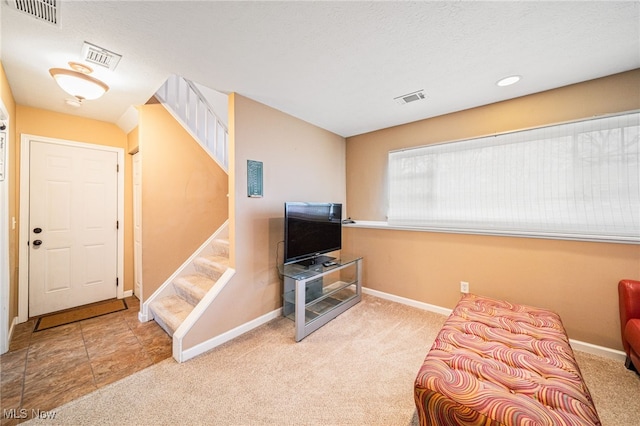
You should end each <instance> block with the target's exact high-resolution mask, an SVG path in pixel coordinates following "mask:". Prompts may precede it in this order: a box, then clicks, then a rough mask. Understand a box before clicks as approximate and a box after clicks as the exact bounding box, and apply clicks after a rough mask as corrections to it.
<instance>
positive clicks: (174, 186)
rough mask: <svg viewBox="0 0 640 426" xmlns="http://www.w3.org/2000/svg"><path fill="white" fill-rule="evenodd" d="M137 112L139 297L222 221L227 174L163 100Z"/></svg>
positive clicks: (163, 278)
mask: <svg viewBox="0 0 640 426" xmlns="http://www.w3.org/2000/svg"><path fill="white" fill-rule="evenodd" d="M138 111H139V124H138V130H137V140H138V144H139V152H140V154H141V160H142V224H143V225H142V286H143V288H142V299H143V300H144V299H146V298H148V297H149V296H151V295H152V294H153V292H154V291H155V290H156V289H158V287H160V285H162V283H163V282H164V281H166V279H167V278H169V276H170V275H171V274H172V273H173V272H174V271H175V270H176V269H177V268H178V267H179V266H180V265H182V263H183V262H184V261H185V260H186V259H187V258H188V257H189V256H191V255H192V254H193V252H194V251H195V250H196V249H197V248H198V247H199V246H200V245H202V243H203V242H204V241H205V240H206V239H207V238H209V237H210V236H211V235H212V234H213V232H214V231H215V230H216V229H218V228H219V227H220V226H221V225H222V224H223V223H224V221H225V220H227V217H228V199H227V192H228V177H227V174H226V173H225V172H224V170H222V169H221V168H220V167H219V166H218V165H217V163H216V162H215V161H214V160H213V159H212V158H211V157H210V156H209V155H208V154H207V153H206V152H204V150H203V149H202V147H201V146H200V145H199V144H198V143H197V142H196V141H195V140H194V139H193V138H192V137H191V135H189V133H188V132H187V131H186V130H184V128H182V127H181V126H180V124H178V122H176V120H175V119H174V118H173V116H171V114H169V113H168V112H167V110H166V109H165V108H164V107H163V106H162V105H160V104H151V105H143V106H141V107H139V108H138ZM133 136H134V135H132V137H133ZM131 142H132V143H133V144H135V141H133V140H132V141H131ZM128 157H130V156H128Z"/></svg>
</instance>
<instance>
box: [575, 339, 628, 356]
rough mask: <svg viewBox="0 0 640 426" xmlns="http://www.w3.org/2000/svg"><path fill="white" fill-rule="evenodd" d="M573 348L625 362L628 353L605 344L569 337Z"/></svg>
mask: <svg viewBox="0 0 640 426" xmlns="http://www.w3.org/2000/svg"><path fill="white" fill-rule="evenodd" d="M569 343H570V344H571V348H572V349H573V350H574V351H579V352H586V353H588V354H592V355H597V356H601V357H603V358H611V359H614V360H616V361H621V362H624V360H625V358H626V357H627V354H625V353H624V352H622V351H619V350H616V349H611V348H606V347H604V346H598V345H593V344H591V343H587V342H581V341H580V340H574V339H569Z"/></svg>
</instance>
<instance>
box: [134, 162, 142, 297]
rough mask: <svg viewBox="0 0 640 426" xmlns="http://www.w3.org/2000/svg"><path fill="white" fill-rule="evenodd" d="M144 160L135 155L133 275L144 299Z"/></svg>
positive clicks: (137, 289) (138, 291)
mask: <svg viewBox="0 0 640 426" xmlns="http://www.w3.org/2000/svg"><path fill="white" fill-rule="evenodd" d="M141 189H142V162H141V158H140V153H139V152H137V153H135V154H134V155H133V259H134V260H133V276H134V286H133V292H134V294H135V295H136V296H137V297H138V299H140V301H141V302H143V300H142V193H141Z"/></svg>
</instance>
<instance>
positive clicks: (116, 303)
mask: <svg viewBox="0 0 640 426" xmlns="http://www.w3.org/2000/svg"><path fill="white" fill-rule="evenodd" d="M128 308H129V307H128V306H127V302H125V301H124V299H111V300H107V301H104V302H98V303H92V304H91V305H86V306H81V307H79V308H74V309H69V310H66V311H62V312H56V313H53V314H49V315H43V316H41V317H40V318H38V321H37V322H36V328H35V329H34V330H33V331H42V330H47V329H49V328H53V327H58V326H61V325H65V324H71V323H72V322H76V321H82V320H86V319H89V318H95V317H99V316H101V315H107V314H111V313H114V312H118V311H124V310H125V309H128Z"/></svg>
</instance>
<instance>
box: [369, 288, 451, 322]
mask: <svg viewBox="0 0 640 426" xmlns="http://www.w3.org/2000/svg"><path fill="white" fill-rule="evenodd" d="M362 292H363V293H365V294H370V295H372V296H376V297H379V298H380V299H385V300H390V301H392V302H396V303H400V304H403V305H407V306H412V307H414V308H418V309H422V310H425V311H429V312H435V313H436V314H441V315H447V316H449V315H451V312H452V311H453V310H452V309H447V308H443V307H441V306H436V305H430V304H429V303H424V302H419V301H417V300H413V299H407V298H406V297H401V296H396V295H395V294H389V293H385V292H383V291H378V290H372V289H370V288H366V287H362Z"/></svg>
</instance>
